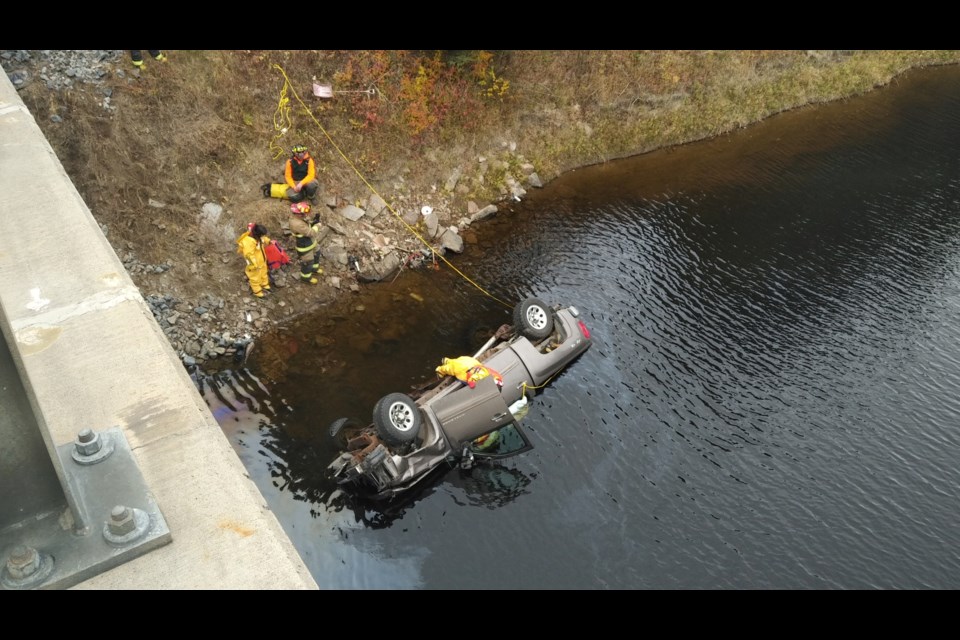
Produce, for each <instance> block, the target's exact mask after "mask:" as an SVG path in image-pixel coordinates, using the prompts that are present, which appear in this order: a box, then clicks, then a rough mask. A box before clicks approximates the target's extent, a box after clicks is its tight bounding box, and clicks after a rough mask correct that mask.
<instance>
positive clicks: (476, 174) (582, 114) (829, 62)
mask: <svg viewBox="0 0 960 640" xmlns="http://www.w3.org/2000/svg"><path fill="white" fill-rule="evenodd" d="M0 54H2V58H0V62H2V63H3V66H4V69H5V71H7V73H8V77H11V79H12V80H13V79H14V75H15V74H21V75H20V81H19V82H15V85H16V86H17V87H18V89H19V91H20V95H21V97H22V99H23V100H24V102H25V103H26V105H27V107H28V108H29V109H30V111H31V113H32V114H33V115H34V117H35V118H36V120H37V122H38V124H39V125H40V127H41V129H43V131H44V133H45V134H46V136H47V138H48V139H49V140H50V143H51V145H52V146H53V148H54V150H55V151H56V152H57V154H58V156H59V158H60V160H61V162H62V164H63V166H64V168H65V169H66V171H67V173H68V175H69V176H70V177H71V179H72V180H73V182H74V184H75V185H76V186H77V189H78V190H79V192H80V194H81V195H82V196H83V198H84V200H85V201H86V203H87V205H88V206H89V207H90V209H91V211H92V213H93V215H94V217H95V218H96V220H97V222H98V223H99V224H100V225H101V228H102V229H103V230H104V233H105V234H106V236H107V239H108V240H109V241H110V243H111V244H112V246H113V247H114V250H115V251H116V252H117V255H118V256H119V257H120V259H121V260H122V261H123V262H124V265H125V267H126V268H127V271H128V273H130V275H131V277H132V278H133V280H134V282H135V283H136V284H137V286H138V287H139V288H140V290H141V292H142V294H143V296H144V298H145V299H146V300H147V301H148V304H149V305H150V307H151V310H152V311H153V313H154V316H155V317H156V318H157V321H158V323H159V324H160V326H161V328H162V329H163V330H164V332H165V334H166V335H167V336H168V338H169V339H170V342H171V344H172V346H173V347H174V349H175V350H176V351H177V353H178V354H179V355H180V356H181V359H182V360H183V362H184V364H185V365H186V366H187V367H188V368H192V367H194V366H201V367H204V368H213V369H215V368H217V366H218V365H217V363H218V362H219V361H223V360H225V359H226V358H224V356H234V357H236V356H237V355H238V354H242V353H243V351H244V346H245V345H246V344H248V343H249V341H250V340H252V339H255V338H256V337H257V336H258V335H260V334H263V333H265V332H268V331H271V330H272V329H273V328H274V327H276V326H278V325H282V324H284V323H288V322H291V321H292V320H293V319H294V318H296V317H299V316H301V315H304V314H306V313H312V312H316V311H317V310H318V309H319V308H321V307H322V306H323V305H325V304H328V303H330V302H332V301H334V300H338V299H340V298H342V297H343V296H349V295H351V292H353V291H357V290H359V287H362V286H364V284H365V282H369V281H375V280H377V276H384V275H385V274H390V277H391V278H393V277H394V274H395V272H396V268H397V266H396V265H401V266H400V268H401V270H402V268H403V265H409V264H410V262H409V257H410V256H412V255H416V254H417V252H423V251H426V253H427V254H428V255H429V253H430V252H434V251H436V252H440V254H441V255H442V254H443V253H445V252H449V251H453V252H460V251H469V250H470V246H469V244H470V243H469V235H467V234H464V231H465V230H466V229H469V227H470V226H471V225H474V224H481V222H480V221H481V220H482V219H483V218H484V217H486V216H487V215H494V214H495V212H496V211H497V207H496V205H497V203H499V202H503V201H505V200H508V199H511V198H515V199H522V198H523V197H524V195H525V194H526V192H527V190H529V189H533V188H538V187H541V186H543V185H544V184H546V183H548V182H549V181H550V180H552V179H554V178H555V177H557V176H559V175H560V174H562V173H564V172H567V171H570V170H573V169H577V168H581V167H585V166H589V165H594V164H598V163H603V162H608V161H611V160H616V159H620V158H625V157H630V156H635V155H640V154H644V153H648V152H650V151H654V150H657V149H661V148H664V147H669V146H674V145H679V144H686V143H690V142H695V141H698V140H703V139H708V138H712V137H715V136H718V135H722V134H725V133H729V132H731V131H735V130H737V129H740V128H744V127H747V126H749V125H751V124H753V123H756V122H759V121H761V120H764V119H766V118H768V117H770V116H772V115H776V114H778V113H782V112H784V111H787V110H791V109H795V108H799V107H804V106H807V105H814V104H818V103H824V102H828V101H833V100H838V99H844V98H848V97H852V96H856V95H860V94H863V93H865V92H868V91H871V90H873V89H876V88H878V87H882V86H884V85H886V84H888V83H890V82H891V81H893V80H894V79H895V78H896V77H897V76H898V75H900V74H902V73H904V72H906V71H908V70H910V69H913V68H919V67H928V66H934V65H945V64H956V63H957V62H960V51H952V50H916V51H886V50H876V51H858V50H842V51H841V50H828V51H810V50H804V51H795V50H776V51H775V50H762V51H761V50H750V51H747V50H725V51H476V50H464V51H382V50H358V51H253V50H244V51H167V52H166V54H167V58H168V60H167V61H166V62H163V63H160V62H155V61H152V60H147V63H146V65H145V68H144V70H143V71H142V73H140V74H136V75H135V74H134V73H133V67H132V65H131V64H130V60H129V52H126V51H101V52H69V51H60V52H58V51H17V52H10V51H3V52H0ZM67 54H78V55H79V54H91V55H89V56H87V57H86V58H83V57H82V56H80V57H79V58H78V56H69V55H67ZM78 59H80V60H81V61H80V62H78V61H77V60H78ZM84 60H85V62H84ZM69 65H73V67H72V68H71V67H70V66H69ZM295 144H304V145H306V146H307V147H308V149H309V150H310V153H311V155H312V156H313V157H314V158H315V160H316V163H317V168H318V179H319V180H320V184H321V197H320V202H321V204H319V205H318V206H317V207H316V209H318V210H320V211H321V213H322V216H323V219H324V221H325V222H326V224H327V225H328V226H329V228H330V232H331V233H330V234H329V236H330V240H329V241H328V242H327V244H326V245H325V246H324V258H325V263H324V265H323V266H324V271H325V274H324V277H323V279H322V280H321V282H320V284H319V285H315V286H312V287H311V286H307V285H302V284H300V283H298V282H296V280H295V277H294V276H295V274H296V267H295V265H290V267H292V269H291V271H290V272H289V273H292V274H294V276H290V275H287V276H286V282H283V281H282V282H281V286H280V287H279V288H276V291H275V292H274V293H273V294H272V295H271V296H268V297H267V298H265V299H263V300H258V299H255V298H253V297H252V296H251V292H250V290H249V287H248V285H247V282H246V278H245V276H244V273H243V261H242V259H241V258H240V257H239V256H238V255H237V253H236V244H235V241H236V238H237V237H238V236H239V235H240V233H241V232H242V231H243V230H245V229H246V225H247V223H249V222H251V221H257V222H260V223H262V224H264V225H266V227H267V228H268V229H269V231H270V232H271V233H270V235H271V236H272V237H275V238H280V239H281V241H283V242H284V243H285V246H286V248H287V251H288V252H289V251H290V250H291V247H292V243H291V242H289V238H288V237H286V236H285V232H286V228H285V221H286V219H287V217H288V214H289V208H288V204H289V203H287V202H286V201H282V200H278V199H274V198H269V197H264V194H263V192H262V186H263V185H264V184H266V183H271V182H282V167H283V162H284V161H285V160H286V158H287V157H289V154H290V149H291V148H292V147H293V146H294V145H295ZM424 207H429V208H430V209H431V210H432V213H431V215H430V216H429V217H428V216H422V215H421V212H422V211H423V209H424ZM428 218H429V219H428ZM414 230H415V231H416V233H411V231H414ZM451 234H452V235H451ZM461 234H464V235H463V236H462V237H461ZM285 238H286V239H285ZM464 238H466V242H464V241H463V240H464ZM458 239H459V240H458ZM424 244H427V245H428V246H426V247H425V246H424ZM352 257H356V258H359V259H360V260H361V261H362V262H363V263H364V264H371V265H378V269H379V270H378V271H376V272H375V273H374V274H373V275H372V276H371V277H366V278H363V277H360V276H361V275H363V274H360V273H357V272H356V270H355V269H354V268H353V267H354V263H353V262H352V261H351V258H352ZM401 277H402V276H401ZM284 284H287V286H283V285H284ZM227 364H229V362H228V363H227Z"/></svg>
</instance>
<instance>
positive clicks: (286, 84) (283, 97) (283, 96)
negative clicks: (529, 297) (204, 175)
mask: <svg viewBox="0 0 960 640" xmlns="http://www.w3.org/2000/svg"><path fill="white" fill-rule="evenodd" d="M273 66H274V67H275V68H276V69H277V71H279V72H280V73H281V74H282V75H283V81H284V84H283V90H282V91H281V92H280V96H281V98H280V101H281V105H283V104H285V103H284V101H285V100H286V101H289V99H288V98H287V97H286V92H287V88H288V87H289V88H290V91H291V92H292V93H293V97H294V98H296V100H297V102H299V103H300V106H302V107H303V109H304V111H306V112H307V113H308V114H309V115H310V118H311V119H312V120H313V122H314V124H316V125H317V128H319V129H320V131H322V132H323V135H324V136H325V137H326V139H327V141H328V142H329V143H330V145H331V146H332V147H333V148H334V149H335V150H336V151H337V153H339V154H340V157H341V158H343V160H344V161H345V162H346V163H347V165H349V166H350V168H351V169H353V172H354V173H356V174H357V176H358V177H359V178H360V180H362V181H363V184H365V185H367V188H368V189H370V191H371V192H372V193H373V194H375V195H376V196H378V197H379V198H380V199H381V200H382V201H383V202H384V203H385V204H386V205H387V209H389V210H390V213H392V214H393V215H394V216H395V217H396V218H397V220H399V221H400V222H401V223H402V224H403V226H405V227H406V228H407V229H408V230H409V231H410V233H412V234H413V235H414V236H416V237H417V239H418V240H420V242H422V243H423V244H424V245H425V246H426V247H427V248H428V249H430V252H431V253H432V254H433V260H434V261H436V259H437V258H440V259H441V260H443V262H444V263H445V264H446V265H447V266H448V267H450V268H451V269H453V270H454V271H455V272H456V273H457V274H459V275H460V277H462V278H463V279H464V280H466V281H467V282H469V283H470V284H472V285H473V286H474V287H476V288H477V289H479V290H480V291H482V292H483V293H484V294H486V295H487V296H489V297H490V298H492V299H494V300H496V301H497V302H499V303H500V304H502V305H503V306H505V307H507V308H508V309H510V308H512V305H510V304H507V303H506V302H504V301H503V300H501V299H500V298H498V297H496V296H495V295H493V294H492V293H490V292H489V291H487V290H486V289H484V288H483V287H481V286H480V285H479V284H477V283H476V282H474V281H473V280H471V279H470V278H469V277H467V276H466V274H464V273H463V272H462V271H460V270H459V269H457V268H456V267H455V266H453V265H452V264H450V261H449V260H447V259H446V258H444V257H443V256H442V255H441V254H439V253H437V252H436V250H435V249H434V248H433V245H431V244H430V243H429V242H427V241H426V240H424V238H423V237H422V236H421V235H420V234H419V233H417V230H416V229H414V228H413V227H411V226H410V225H409V224H407V221H406V220H404V219H403V217H402V216H401V215H400V214H399V213H397V212H396V211H395V210H394V208H393V207H392V206H390V203H389V202H387V199H386V198H384V197H383V196H381V195H380V194H379V193H377V190H376V189H374V188H373V185H371V184H370V183H369V182H368V181H367V179H366V178H365V177H364V176H363V174H362V173H360V171H359V170H358V169H357V167H356V166H355V165H354V164H353V162H351V161H350V158H348V157H347V156H346V154H345V153H344V152H343V151H341V150H340V147H339V146H337V143H336V142H334V141H333V138H331V137H330V134H329V133H327V130H326V129H324V128H323V125H321V124H320V122H319V121H318V120H317V118H316V117H315V116H314V115H313V111H311V110H310V108H309V107H307V105H306V104H304V102H303V100H301V99H300V95H299V94H298V93H297V90H296V89H294V88H293V85H292V84H291V83H290V78H288V77H287V72H286V71H284V70H283V67H281V66H280V65H278V64H274V65H273ZM277 110H278V111H280V107H279V106H278V108H277ZM286 113H287V117H288V118H289V107H287V110H286ZM274 128H277V126H276V118H275V119H274ZM275 139H276V137H275V138H274V140H275ZM272 145H273V143H271V150H272V149H273V146H272Z"/></svg>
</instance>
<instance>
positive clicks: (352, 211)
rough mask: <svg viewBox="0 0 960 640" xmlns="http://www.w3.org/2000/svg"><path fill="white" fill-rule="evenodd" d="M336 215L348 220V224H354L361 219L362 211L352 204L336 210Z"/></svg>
mask: <svg viewBox="0 0 960 640" xmlns="http://www.w3.org/2000/svg"><path fill="white" fill-rule="evenodd" d="M337 213H339V214H340V215H341V216H343V217H344V218H346V219H347V220H349V221H350V222H356V221H357V220H359V219H360V218H362V217H363V213H364V212H363V209H361V208H360V207H355V206H353V205H352V204H348V205H345V206H342V207H340V208H339V209H337Z"/></svg>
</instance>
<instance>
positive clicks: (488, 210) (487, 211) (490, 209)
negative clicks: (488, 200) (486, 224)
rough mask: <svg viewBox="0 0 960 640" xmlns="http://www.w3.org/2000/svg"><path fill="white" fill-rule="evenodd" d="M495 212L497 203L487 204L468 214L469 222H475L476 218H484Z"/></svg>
mask: <svg viewBox="0 0 960 640" xmlns="http://www.w3.org/2000/svg"><path fill="white" fill-rule="evenodd" d="M496 212H497V205H495V204H488V205H487V206H485V207H484V208H483V209H480V211H477V212H476V213H475V214H473V215H472V216H470V222H476V221H477V220H483V219H484V218H489V217H490V216H492V215H493V214H495V213H496Z"/></svg>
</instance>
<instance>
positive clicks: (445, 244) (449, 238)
mask: <svg viewBox="0 0 960 640" xmlns="http://www.w3.org/2000/svg"><path fill="white" fill-rule="evenodd" d="M440 247H441V248H442V249H444V250H449V251H453V252H454V253H463V238H461V237H460V234H459V233H457V231H456V229H454V228H453V227H451V228H449V229H447V230H446V231H444V232H443V233H442V234H440Z"/></svg>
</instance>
